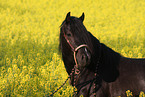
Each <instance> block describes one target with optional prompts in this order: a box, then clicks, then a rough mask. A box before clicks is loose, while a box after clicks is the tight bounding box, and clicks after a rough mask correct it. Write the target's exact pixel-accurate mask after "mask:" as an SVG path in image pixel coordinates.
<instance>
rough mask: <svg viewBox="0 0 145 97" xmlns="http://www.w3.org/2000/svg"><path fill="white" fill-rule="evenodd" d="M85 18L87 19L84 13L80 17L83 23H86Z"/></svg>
mask: <svg viewBox="0 0 145 97" xmlns="http://www.w3.org/2000/svg"><path fill="white" fill-rule="evenodd" d="M84 18H85V14H84V12H83V13H82V15H81V16H80V17H79V19H81V21H82V22H83V21H84Z"/></svg>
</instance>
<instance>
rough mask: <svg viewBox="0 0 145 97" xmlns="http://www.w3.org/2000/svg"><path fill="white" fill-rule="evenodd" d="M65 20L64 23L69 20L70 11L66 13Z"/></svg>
mask: <svg viewBox="0 0 145 97" xmlns="http://www.w3.org/2000/svg"><path fill="white" fill-rule="evenodd" d="M65 20H66V23H69V22H70V12H68V13H67V15H66V18H65Z"/></svg>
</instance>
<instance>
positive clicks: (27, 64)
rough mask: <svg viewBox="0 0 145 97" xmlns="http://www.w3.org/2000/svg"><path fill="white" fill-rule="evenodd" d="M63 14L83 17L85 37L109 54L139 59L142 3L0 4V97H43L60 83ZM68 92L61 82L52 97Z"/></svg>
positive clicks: (7, 0)
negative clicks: (94, 39) (103, 46)
mask: <svg viewBox="0 0 145 97" xmlns="http://www.w3.org/2000/svg"><path fill="white" fill-rule="evenodd" d="M69 11H70V12H71V15H73V16H78V17H79V16H80V15H81V14H82V12H84V13H85V20H84V25H85V26H86V28H87V29H88V31H90V32H91V33H92V34H93V35H94V36H95V37H97V38H98V39H99V40H100V41H101V42H103V43H105V44H106V45H107V46H109V47H111V48H113V50H115V51H117V52H119V53H121V54H122V55H123V56H125V57H131V58H142V57H145V0H73V1H71V0H0V97H43V96H46V95H49V94H51V93H52V91H54V90H55V89H56V88H57V87H58V86H60V85H61V84H62V83H63V82H64V81H65V79H66V78H67V77H68V75H67V73H66V71H65V67H64V64H63V62H62V60H61V53H60V52H59V51H58V44H59V33H60V32H59V30H60V24H61V23H62V21H63V20H64V19H65V16H66V14H67V13H68V12H69ZM72 92H73V88H72V87H71V86H70V85H69V82H67V84H66V85H65V86H64V87H63V88H61V89H60V90H59V91H58V92H57V93H56V94H55V95H54V97H71V96H72ZM129 92H130V91H129ZM128 94H129V93H128V92H127V95H128ZM141 95H142V96H141V97H143V95H144V93H143V92H141Z"/></svg>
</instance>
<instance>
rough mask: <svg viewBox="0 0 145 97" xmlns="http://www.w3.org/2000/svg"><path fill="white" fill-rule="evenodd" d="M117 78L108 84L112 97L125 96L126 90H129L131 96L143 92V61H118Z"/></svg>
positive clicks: (129, 59)
mask: <svg viewBox="0 0 145 97" xmlns="http://www.w3.org/2000/svg"><path fill="white" fill-rule="evenodd" d="M118 70H119V77H118V78H117V79H116V81H115V82H112V83H110V90H111V92H112V93H111V94H113V95H112V96H114V97H116V96H123V97H124V96H125V92H126V90H131V92H132V93H133V95H139V93H140V91H144V92H145V59H132V58H124V57H122V58H121V59H120V64H119V66H118Z"/></svg>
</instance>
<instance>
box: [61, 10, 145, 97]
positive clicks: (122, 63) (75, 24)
mask: <svg viewBox="0 0 145 97" xmlns="http://www.w3.org/2000/svg"><path fill="white" fill-rule="evenodd" d="M83 21H84V13H83V14H82V16H80V17H79V18H77V17H74V16H70V12H69V13H68V14H67V16H66V19H65V20H64V21H63V23H62V25H61V29H60V44H59V48H60V51H61V52H62V58H63V62H64V64H65V68H66V71H67V73H68V75H70V76H71V85H72V86H75V87H76V88H77V96H80V95H83V96H84V97H92V96H93V95H95V96H97V97H117V96H122V97H125V95H126V94H125V91H126V90H131V91H132V93H133V95H139V93H140V91H144V92H145V59H132V58H125V57H123V56H121V55H120V54H119V53H117V52H115V51H113V50H112V49H111V48H109V47H107V46H106V45H104V44H103V43H100V42H99V40H98V39H96V38H95V37H94V36H93V35H92V34H91V33H90V32H89V31H87V29H86V28H85V26H84V25H83ZM78 47H79V48H78ZM76 48H78V49H77V50H76ZM74 52H75V53H74ZM74 54H75V55H74ZM75 60H76V61H75ZM76 64H77V66H76ZM74 69H77V70H78V71H79V72H80V73H78V74H75V71H74Z"/></svg>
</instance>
